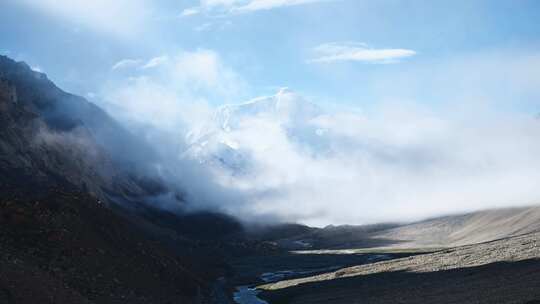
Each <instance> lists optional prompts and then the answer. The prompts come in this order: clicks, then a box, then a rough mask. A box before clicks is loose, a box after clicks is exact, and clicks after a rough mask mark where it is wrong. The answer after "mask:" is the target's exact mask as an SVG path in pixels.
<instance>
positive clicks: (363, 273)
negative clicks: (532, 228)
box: [258, 233, 540, 303]
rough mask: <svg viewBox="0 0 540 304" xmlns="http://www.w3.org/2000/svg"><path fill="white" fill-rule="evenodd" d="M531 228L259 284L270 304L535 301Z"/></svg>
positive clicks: (539, 257) (537, 283) (538, 253)
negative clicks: (497, 237) (482, 240)
mask: <svg viewBox="0 0 540 304" xmlns="http://www.w3.org/2000/svg"><path fill="white" fill-rule="evenodd" d="M539 246H540V234H539V233H531V234H526V235H522V236H517V237H510V238H504V239H501V240H497V241H491V242H487V243H482V244H474V245H466V246H460V247H455V248H450V249H444V250H440V251H436V252H434V253H427V254H419V255H414V256H410V257H406V258H399V259H392V260H388V261H381V262H376V263H371V264H366V265H361V266H354V267H347V268H342V269H339V270H336V271H332V272H328V273H324V274H320V275H314V276H308V277H304V278H298V279H292V280H284V281H280V282H276V283H270V284H264V285H260V286H258V287H259V288H260V289H262V290H263V293H262V295H261V298H263V299H265V300H267V301H268V302H269V303H537V302H538V301H539V300H540V247H539Z"/></svg>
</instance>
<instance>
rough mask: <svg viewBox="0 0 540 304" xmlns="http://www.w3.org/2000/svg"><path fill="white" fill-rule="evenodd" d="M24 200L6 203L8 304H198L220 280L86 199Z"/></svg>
mask: <svg viewBox="0 0 540 304" xmlns="http://www.w3.org/2000/svg"><path fill="white" fill-rule="evenodd" d="M12 193H17V192H16V191H13V192H12ZM22 194H23V196H18V195H14V196H6V195H3V196H2V198H0V226H1V227H2V229H0V248H1V249H2V250H0V269H1V272H2V275H1V276H0V291H2V292H0V299H2V296H3V297H4V298H6V299H11V301H7V303H36V302H39V303H126V302H129V303H173V302H174V303H199V301H200V300H202V297H203V294H202V293H203V291H204V290H205V288H206V285H205V283H204V282H209V281H210V280H211V279H212V278H213V277H215V276H217V275H218V273H214V275H212V274H210V273H208V274H205V273H202V272H199V271H195V265H196V264H197V263H198V262H199V261H197V260H193V259H188V258H181V257H180V256H178V255H175V254H172V253H170V251H168V250H165V248H163V246H162V245H161V244H159V242H157V241H155V240H152V239H150V238H147V237H145V235H146V233H145V232H144V231H141V230H139V229H137V228H136V227H134V226H133V225H132V224H131V223H129V222H128V221H126V220H124V219H122V218H120V217H119V216H117V215H115V214H114V213H113V212H111V211H110V210H109V209H107V208H106V207H105V206H104V205H103V204H99V202H98V201H97V200H96V199H95V198H92V197H89V196H87V195H86V194H84V193H80V192H73V191H69V190H65V189H59V188H56V189H50V190H49V191H48V192H47V193H43V194H40V195H33V196H32V195H24V192H23V193H22ZM191 265H193V266H191ZM214 271H217V272H219V268H218V267H217V266H216V268H215V270H214ZM39 299H42V301H41V300H39ZM2 303H6V302H2Z"/></svg>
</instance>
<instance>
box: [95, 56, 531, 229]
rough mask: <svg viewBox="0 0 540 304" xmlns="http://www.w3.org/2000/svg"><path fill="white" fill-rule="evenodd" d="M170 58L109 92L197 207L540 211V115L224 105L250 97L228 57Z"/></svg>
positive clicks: (313, 214)
mask: <svg viewBox="0 0 540 304" xmlns="http://www.w3.org/2000/svg"><path fill="white" fill-rule="evenodd" d="M161 58H167V59H166V60H158V61H159V64H155V65H152V67H151V68H144V67H145V66H147V65H148V64H149V63H150V62H152V61H153V60H141V62H140V63H139V65H138V66H134V67H131V69H132V71H131V72H130V73H128V75H129V76H128V75H124V76H125V77H126V78H125V79H124V80H121V81H118V80H117V81H116V82H114V85H111V86H109V88H108V90H106V91H105V93H104V94H105V95H106V96H108V97H109V98H108V100H109V101H110V102H111V103H110V104H109V110H110V112H112V113H113V114H114V113H116V117H117V118H119V119H120V120H122V121H124V122H126V123H127V124H128V125H130V124H131V125H133V124H139V126H140V125H144V126H146V127H147V130H153V131H152V132H147V134H152V135H151V136H149V140H150V141H151V142H153V144H154V145H155V146H157V147H159V149H160V150H161V151H162V154H164V155H165V154H166V157H165V156H164V159H166V163H165V165H166V166H167V167H168V168H169V169H170V168H173V169H174V170H173V171H175V172H176V173H177V174H178V175H179V178H178V181H177V182H178V185H179V187H182V188H184V189H187V191H189V198H190V200H191V201H192V202H193V204H194V206H195V208H203V209H204V208H209V209H215V208H219V210H222V211H224V212H227V213H229V214H232V215H236V216H238V217H240V218H244V219H249V218H267V219H278V220H284V221H298V222H302V223H307V224H313V225H326V224H365V223H374V222H380V221H408V220H415V219H420V218H424V217H429V216H435V215H442V214H447V213H455V212H465V211H472V210H478V209H483V208H493V207H508V206H516V205H527V204H534V203H539V202H540V190H539V189H538V187H537V181H538V180H539V179H540V157H539V155H540V141H539V140H538V139H539V138H540V121H539V120H538V119H537V118H536V115H534V113H524V114H523V113H519V112H516V111H514V112H505V111H502V110H501V111H498V110H496V107H493V106H492V105H491V104H489V103H486V102H485V101H482V102H481V103H479V104H476V103H474V102H472V101H471V104H475V106H474V110H472V107H470V108H466V107H465V108H464V107H461V106H459V107H457V106H455V105H452V104H448V105H446V106H440V107H437V108H434V107H430V106H425V105H422V104H419V103H414V102H409V103H404V102H393V103H377V105H376V106H373V107H372V108H371V109H369V111H366V110H365V109H361V108H358V107H354V106H348V107H347V108H345V107H341V108H340V107H339V106H335V107H333V109H332V110H325V109H324V108H322V107H319V106H317V105H316V104H314V103H312V102H310V101H308V100H306V98H304V97H302V96H301V95H299V94H296V93H294V92H292V91H290V90H280V91H279V92H278V93H277V94H276V95H274V96H266V97H260V98H257V99H254V100H251V101H250V102H248V103H246V104H241V105H235V106H222V107H216V106H213V105H212V104H213V103H212V102H209V100H211V99H212V98H218V99H219V98H221V100H230V101H231V100H235V98H238V99H240V100H241V98H242V97H241V94H239V92H240V91H242V89H241V88H242V87H244V86H245V82H244V81H243V80H242V79H241V78H240V77H239V76H238V75H237V74H235V73H234V71H233V70H232V69H230V68H229V67H227V65H226V64H224V63H223V62H222V61H221V59H220V57H219V56H218V55H217V54H216V53H214V52H212V51H207V50H200V51H195V52H182V53H179V54H169V55H167V56H165V57H161ZM124 71H126V72H127V70H124ZM122 79H123V78H122ZM234 92H236V93H234ZM233 93H234V94H233ZM238 99H236V100H238ZM464 99H466V97H463V100H462V102H465V100H464ZM113 101H114V102H113ZM156 134H161V135H160V136H162V137H160V136H156Z"/></svg>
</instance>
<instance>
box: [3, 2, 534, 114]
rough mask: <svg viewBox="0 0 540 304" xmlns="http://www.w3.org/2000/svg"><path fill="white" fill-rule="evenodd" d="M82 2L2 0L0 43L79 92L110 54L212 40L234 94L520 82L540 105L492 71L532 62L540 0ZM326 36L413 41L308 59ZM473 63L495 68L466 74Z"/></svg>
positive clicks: (356, 94) (95, 80) (350, 98)
mask: <svg viewBox="0 0 540 304" xmlns="http://www.w3.org/2000/svg"><path fill="white" fill-rule="evenodd" d="M84 2H87V1H67V0H66V1H52V0H45V1H34V0H22V1H12V0H8V1H3V2H2V3H1V4H0V19H1V20H2V27H0V37H1V38H2V39H1V44H0V50H1V52H2V53H5V54H8V55H9V56H11V57H14V58H16V59H20V60H25V61H27V62H29V64H31V65H32V66H35V67H39V68H40V69H41V70H43V71H44V72H46V73H47V74H49V76H50V77H51V78H52V79H53V80H55V81H56V82H58V83H59V85H61V86H62V87H64V88H66V89H67V90H71V91H74V92H75V93H78V94H81V95H85V94H86V93H88V92H96V91H99V89H100V87H101V86H102V85H103V83H105V82H106V81H107V80H109V79H110V78H111V75H110V74H111V73H112V72H111V66H113V65H114V64H115V63H117V62H119V61H121V60H123V59H138V60H149V59H151V58H154V57H159V56H164V55H168V56H174V54H175V53H178V52H195V51H197V50H211V51H212V52H215V54H217V56H219V60H220V62H221V63H222V64H223V65H224V66H226V67H228V68H230V69H231V70H232V71H234V73H236V74H237V75H238V76H239V78H241V79H243V80H244V85H245V86H244V88H245V90H243V91H242V94H238V95H236V96H233V97H234V98H237V99H239V100H238V101H242V100H244V99H248V98H251V97H255V96H258V95H263V94H269V93H272V92H274V91H276V90H277V88H279V87H284V86H287V87H290V88H292V89H294V90H296V91H299V92H302V93H303V94H305V95H306V96H310V97H311V99H313V100H315V101H320V102H321V103H325V102H326V103H338V104H339V103H342V104H348V105H359V106H362V107H369V106H371V105H372V104H377V103H379V102H382V101H385V100H397V99H402V100H415V102H422V103H429V104H433V105H436V104H438V103H441V102H443V103H444V102H450V100H451V99H452V98H461V99H464V98H465V96H463V95H462V93H463V92H461V91H475V90H476V91H479V92H471V96H466V97H475V96H476V95H478V94H482V95H484V93H485V92H488V93H489V94H488V95H490V96H489V98H490V99H493V100H494V101H495V100H497V101H498V102H502V103H504V104H503V106H505V107H506V106H507V105H508V102H509V101H506V102H505V101H503V100H499V99H502V98H501V96H502V95H503V96H504V95H505V93H507V92H508V91H515V92H519V95H522V96H519V97H520V98H519V99H518V98H515V97H516V95H515V94H514V95H511V97H514V98H515V99H518V100H513V101H512V104H513V105H512V106H510V108H518V109H526V110H532V111H537V110H538V102H537V99H538V97H539V95H538V90H536V89H534V88H530V87H525V88H524V87H523V85H522V84H520V83H515V84H513V85H512V87H510V88H505V85H503V86H502V89H504V90H502V89H501V82H505V81H504V79H498V78H497V77H493V76H494V75H489V74H491V73H490V72H491V70H489V71H488V67H491V66H493V65H500V69H499V70H500V72H501V73H505V74H506V73H510V74H512V73H518V72H517V71H513V72H508V71H507V70H509V69H513V68H514V67H515V65H522V66H525V67H526V66H527V65H528V64H526V63H522V62H519V63H515V62H514V61H516V60H526V59H524V58H527V57H531V56H533V57H534V56H537V55H538V53H539V51H538V50H539V47H540V41H539V40H540V26H538V20H540V3H538V1H394V0H383V1H360V0H323V1H298V0H278V1H276V0H256V1H253V0H201V1H145V0H135V1H116V2H115V4H110V3H107V1H101V0H100V1H93V3H92V4H88V3H86V4H85V3H84ZM246 8H248V9H246ZM104 12H109V13H104ZM190 12H191V13H192V14H188V13H190ZM193 12H197V13H195V14H193ZM329 43H333V44H334V45H338V46H339V45H341V46H343V45H345V46H351V45H352V46H353V47H356V48H360V49H369V50H373V51H375V52H377V51H381V50H388V49H390V50H408V51H412V52H414V53H413V55H410V56H405V57H402V58H399V57H398V58H397V59H392V56H390V59H389V60H379V61H369V60H358V58H356V60H355V59H354V58H349V59H343V60H335V61H328V62H313V61H311V60H313V59H316V57H317V56H319V55H320V54H318V53H317V52H316V48H317V47H318V46H324V45H327V44H329ZM342 51H343V50H342ZM531 60H533V61H534V63H535V64H536V63H537V61H538V60H534V59H531ZM475 62H479V63H478V65H479V68H478V69H477V68H476V67H475V66H474V63H475ZM471 63H472V64H471ZM460 65H463V66H460ZM467 66H468V67H469V69H470V71H468V70H467ZM456 67H459V69H458V68H456ZM531 68H532V66H531ZM482 69H484V70H482ZM469 72H472V73H480V72H484V74H487V75H486V77H484V79H478V77H475V78H474V80H471V81H469V83H468V84H462V83H460V79H463V78H466V76H467V75H468V74H469ZM523 73H525V74H526V73H528V72H527V71H523ZM460 74H464V75H465V76H463V75H460ZM519 74H522V73H521V71H520V72H519ZM510 76H511V77H513V76H514V75H513V74H512V75H510ZM494 78H495V79H494ZM452 84H455V85H456V88H452ZM469 86H471V87H474V90H471V88H469ZM456 91H460V92H459V93H460V94H459V95H460V96H457V94H456V93H457V92H456ZM515 92H514V93H515ZM504 97H508V96H504ZM225 99H227V98H222V97H221V96H213V97H212V98H210V100H209V102H210V103H211V104H220V103H224V102H231V101H232V100H230V99H227V100H225Z"/></svg>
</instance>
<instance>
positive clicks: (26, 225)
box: [0, 56, 249, 303]
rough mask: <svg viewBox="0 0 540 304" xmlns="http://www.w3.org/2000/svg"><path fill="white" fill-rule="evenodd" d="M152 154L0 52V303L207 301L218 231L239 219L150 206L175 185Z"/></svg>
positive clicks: (217, 269) (220, 271)
mask: <svg viewBox="0 0 540 304" xmlns="http://www.w3.org/2000/svg"><path fill="white" fill-rule="evenodd" d="M132 147H137V148H138V149H132ZM126 148H129V149H130V150H129V152H130V153H127V152H128V151H126V150H125V149H126ZM120 156H122V157H120ZM142 157H144V158H145V161H144V162H141V161H139V160H140V158H142ZM152 157H154V154H153V153H152V151H151V149H150V148H149V147H147V146H145V144H144V143H142V142H139V141H138V140H137V139H136V137H134V136H133V135H131V134H130V133H129V132H127V131H125V130H124V129H122V128H121V127H120V126H119V125H118V124H117V123H116V122H115V121H114V120H113V119H112V118H110V117H109V116H108V115H107V114H106V113H105V112H103V111H102V110H100V109H99V108H98V107H96V106H95V105H93V104H91V103H89V102H87V101H86V100H84V99H82V98H80V97H77V96H74V95H71V94H68V93H65V92H63V91H62V90H60V89H59V88H57V87H56V86H55V85H54V84H53V83H52V82H51V81H49V80H48V79H47V77H46V76H45V75H44V74H41V73H37V72H34V71H32V70H31V69H30V68H29V67H28V66H27V65H26V64H24V63H18V62H14V61H12V60H10V59H9V58H7V57H2V56H0V303H206V302H208V301H210V298H211V295H210V294H211V282H213V281H214V280H215V279H216V278H217V277H220V276H223V275H224V274H225V272H226V271H227V267H226V265H225V264H224V263H223V262H222V261H223V259H222V258H221V253H222V252H224V251H227V250H228V248H225V249H222V248H223V247H226V246H224V244H226V243H225V242H224V241H222V239H223V238H226V237H227V235H228V234H232V233H234V232H237V231H239V230H240V229H241V227H240V226H239V224H238V223H237V222H236V221H235V220H233V219H231V218H229V217H226V216H222V215H219V214H195V215H187V214H183V215H182V214H176V213H171V212H167V211H163V210H160V209H158V208H154V207H153V205H152V203H151V200H147V199H145V198H147V197H151V196H152V195H155V194H159V193H163V192H165V191H170V190H169V189H167V186H166V185H165V183H164V182H163V181H162V180H160V178H159V177H158V176H156V175H154V174H153V173H152V171H151V170H146V169H147V168H145V164H149V163H151V161H152ZM143 173H144V174H143ZM113 198H114V199H113ZM179 200H180V201H181V197H180V198H179ZM218 232H219V233H218ZM209 236H211V237H209ZM201 239H204V241H201ZM240 244H242V243H241V242H240ZM231 246H232V247H234V244H233V245H231ZM229 247H230V246H229ZM236 247H241V246H236ZM248 247H249V246H248ZM240 251H242V249H240Z"/></svg>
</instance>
